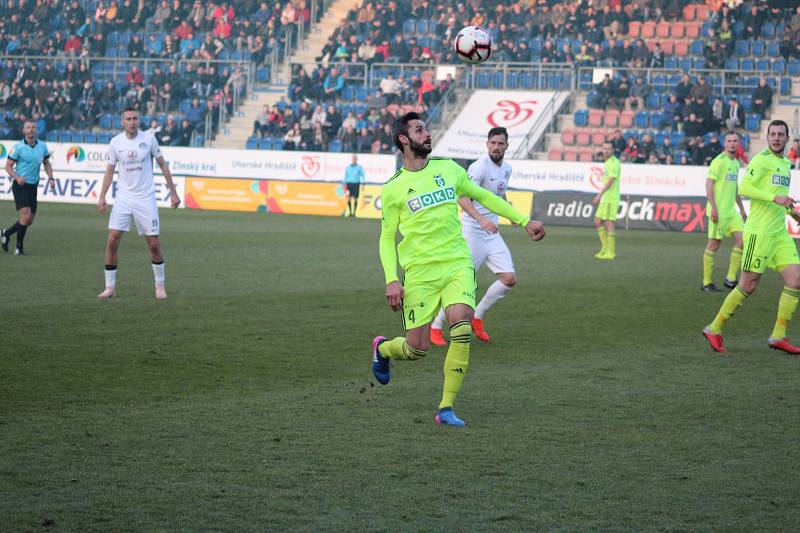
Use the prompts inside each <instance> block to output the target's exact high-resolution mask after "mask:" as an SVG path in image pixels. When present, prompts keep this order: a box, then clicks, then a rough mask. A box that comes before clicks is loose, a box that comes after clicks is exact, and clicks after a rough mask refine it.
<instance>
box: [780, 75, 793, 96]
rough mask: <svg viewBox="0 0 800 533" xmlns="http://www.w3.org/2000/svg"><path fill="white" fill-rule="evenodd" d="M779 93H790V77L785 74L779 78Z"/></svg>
mask: <svg viewBox="0 0 800 533" xmlns="http://www.w3.org/2000/svg"><path fill="white" fill-rule="evenodd" d="M781 94H786V95H788V94H792V78H789V77H786V76H784V77H782V78H781Z"/></svg>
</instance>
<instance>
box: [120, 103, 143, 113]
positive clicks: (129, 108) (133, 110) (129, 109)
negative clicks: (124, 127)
mask: <svg viewBox="0 0 800 533" xmlns="http://www.w3.org/2000/svg"><path fill="white" fill-rule="evenodd" d="M138 112H139V110H138V109H136V108H135V107H133V106H132V105H129V106H126V107H125V109H123V110H122V114H123V115H124V114H125V113H138Z"/></svg>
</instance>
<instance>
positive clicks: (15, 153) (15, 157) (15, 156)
mask: <svg viewBox="0 0 800 533" xmlns="http://www.w3.org/2000/svg"><path fill="white" fill-rule="evenodd" d="M20 150H22V143H17V144H15V145H14V146H13V147H12V148H11V152H10V153H9V154H8V158H9V159H10V160H12V161H14V162H15V163H16V162H17V161H19V153H20Z"/></svg>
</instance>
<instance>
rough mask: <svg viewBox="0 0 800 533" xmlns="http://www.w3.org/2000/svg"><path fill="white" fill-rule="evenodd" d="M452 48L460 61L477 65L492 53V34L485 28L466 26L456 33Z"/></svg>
mask: <svg viewBox="0 0 800 533" xmlns="http://www.w3.org/2000/svg"><path fill="white" fill-rule="evenodd" d="M453 49H454V50H455V52H456V55H457V56H458V58H459V59H460V60H461V61H463V62H465V63H470V64H472V65H477V64H478V63H483V62H484V61H486V60H487V59H489V56H491V55H492V36H491V35H489V32H488V31H486V29H485V28H481V27H480V26H467V27H466V28H462V29H461V31H459V32H458V34H457V35H456V38H455V40H454V41H453Z"/></svg>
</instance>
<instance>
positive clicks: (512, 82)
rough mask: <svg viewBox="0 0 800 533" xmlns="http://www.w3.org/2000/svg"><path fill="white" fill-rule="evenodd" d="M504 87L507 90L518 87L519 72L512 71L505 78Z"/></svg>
mask: <svg viewBox="0 0 800 533" xmlns="http://www.w3.org/2000/svg"><path fill="white" fill-rule="evenodd" d="M506 87H507V88H508V89H516V88H517V87H519V72H517V71H515V70H512V71H510V72H509V73H508V76H506Z"/></svg>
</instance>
